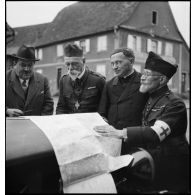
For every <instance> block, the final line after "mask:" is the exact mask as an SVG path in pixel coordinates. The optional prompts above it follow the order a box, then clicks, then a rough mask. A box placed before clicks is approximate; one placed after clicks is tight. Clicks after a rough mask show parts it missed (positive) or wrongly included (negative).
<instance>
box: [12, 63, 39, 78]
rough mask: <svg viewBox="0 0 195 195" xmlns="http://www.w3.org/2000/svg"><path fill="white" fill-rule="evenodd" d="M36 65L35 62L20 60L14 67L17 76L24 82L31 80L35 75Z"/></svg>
mask: <svg viewBox="0 0 195 195" xmlns="http://www.w3.org/2000/svg"><path fill="white" fill-rule="evenodd" d="M34 64H35V62H34V61H28V60H18V62H17V63H16V65H15V67H14V68H15V71H16V74H17V75H18V76H19V78H21V79H23V80H27V79H30V77H31V76H32V75H33V69H34Z"/></svg>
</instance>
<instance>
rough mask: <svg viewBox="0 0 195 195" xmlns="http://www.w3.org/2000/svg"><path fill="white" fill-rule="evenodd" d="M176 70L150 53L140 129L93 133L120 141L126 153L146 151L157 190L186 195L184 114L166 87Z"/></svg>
mask: <svg viewBox="0 0 195 195" xmlns="http://www.w3.org/2000/svg"><path fill="white" fill-rule="evenodd" d="M176 70H177V66H176V65H172V64H170V63H169V62H167V61H165V60H163V59H162V58H161V57H160V56H158V55H157V54H155V53H153V52H150V53H149V56H148V58H147V60H146V63H145V69H144V73H143V74H142V77H141V86H140V89H139V90H140V92H141V93H147V92H149V96H150V97H149V100H148V102H147V104H146V106H145V109H144V112H143V120H142V126H135V127H128V126H127V127H126V128H124V129H123V130H122V131H119V130H118V129H115V128H114V127H112V126H97V127H95V130H96V131H97V132H99V133H100V134H101V135H104V136H114V137H117V138H121V139H124V140H125V144H126V145H127V147H128V148H129V150H131V149H132V148H133V147H142V148H144V149H146V150H147V151H149V153H150V154H151V155H152V157H153V159H154V162H155V167H156V170H155V171H156V172H155V173H156V174H155V175H156V178H155V180H154V181H155V182H154V184H155V187H156V188H157V189H166V190H172V191H174V190H175V191H176V192H189V191H188V190H189V185H190V184H189V145H188V142H187V140H186V128H187V111H186V107H185V104H184V102H183V101H182V100H181V99H180V98H179V97H177V96H176V95H174V94H173V93H172V92H171V91H170V90H169V88H168V86H167V83H168V81H169V79H170V78H171V77H172V76H173V75H174V74H175V72H176Z"/></svg>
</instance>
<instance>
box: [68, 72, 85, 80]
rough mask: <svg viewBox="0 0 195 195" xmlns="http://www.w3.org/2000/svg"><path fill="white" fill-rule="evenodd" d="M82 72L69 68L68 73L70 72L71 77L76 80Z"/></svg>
mask: <svg viewBox="0 0 195 195" xmlns="http://www.w3.org/2000/svg"><path fill="white" fill-rule="evenodd" d="M81 73H82V72H81V71H78V70H69V71H68V74H69V76H70V77H71V79H72V80H73V81H74V80H76V79H77V78H78V76H79V75H80V74H81Z"/></svg>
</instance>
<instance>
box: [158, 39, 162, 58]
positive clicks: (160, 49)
mask: <svg viewBox="0 0 195 195" xmlns="http://www.w3.org/2000/svg"><path fill="white" fill-rule="evenodd" d="M157 47H158V48H157V53H158V54H159V55H161V53H162V42H161V41H158V46H157Z"/></svg>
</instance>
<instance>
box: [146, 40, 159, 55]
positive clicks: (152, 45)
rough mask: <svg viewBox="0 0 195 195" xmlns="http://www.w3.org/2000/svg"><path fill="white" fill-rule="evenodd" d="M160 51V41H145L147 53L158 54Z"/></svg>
mask: <svg viewBox="0 0 195 195" xmlns="http://www.w3.org/2000/svg"><path fill="white" fill-rule="evenodd" d="M161 49H162V43H161V42H160V41H156V40H151V39H147V52H150V51H153V52H155V53H158V52H160V53H161ZM160 53H159V54H160Z"/></svg>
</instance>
